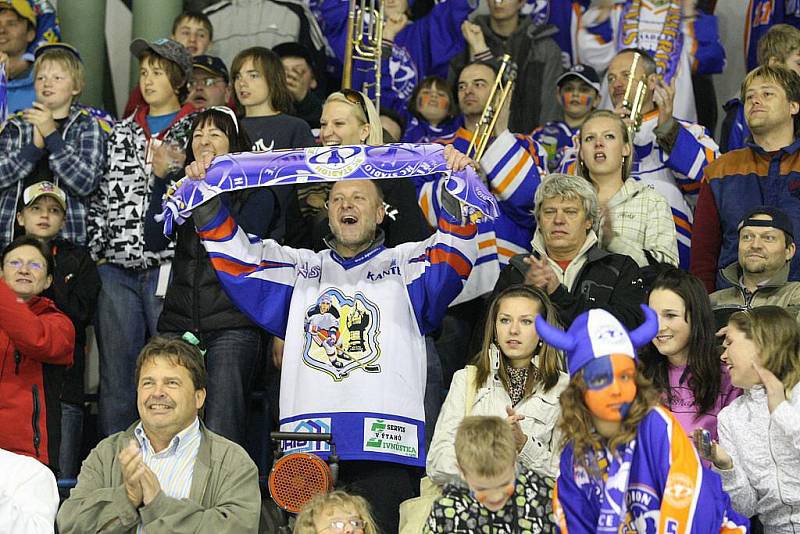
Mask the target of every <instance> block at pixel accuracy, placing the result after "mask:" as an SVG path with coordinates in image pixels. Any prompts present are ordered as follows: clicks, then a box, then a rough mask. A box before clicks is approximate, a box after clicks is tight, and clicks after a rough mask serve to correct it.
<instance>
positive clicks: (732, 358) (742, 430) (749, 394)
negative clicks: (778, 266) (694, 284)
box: [708, 306, 800, 533]
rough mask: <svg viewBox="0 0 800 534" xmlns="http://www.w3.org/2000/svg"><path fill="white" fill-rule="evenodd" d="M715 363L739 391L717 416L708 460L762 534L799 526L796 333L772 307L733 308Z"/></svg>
mask: <svg viewBox="0 0 800 534" xmlns="http://www.w3.org/2000/svg"><path fill="white" fill-rule="evenodd" d="M724 346H725V352H724V353H723V354H722V361H723V363H725V365H726V366H727V367H728V370H729V371H730V375H731V381H732V382H733V385H735V386H738V387H740V388H742V389H744V391H745V393H744V395H742V396H741V397H739V398H738V399H736V400H735V401H733V402H732V403H731V404H730V405H728V406H727V407H725V408H724V409H723V410H722V411H721V412H720V413H719V416H718V431H719V443H712V444H711V447H710V451H709V452H710V454H709V455H708V456H709V458H708V459H709V460H711V461H712V462H713V463H714V467H715V470H717V471H718V472H719V474H720V475H721V476H722V484H723V487H724V488H725V491H727V492H728V494H729V495H730V496H731V501H732V502H733V505H734V506H735V507H736V509H737V510H739V511H740V512H741V513H742V514H744V515H748V516H753V515H756V514H758V516H759V519H760V520H761V523H762V524H763V525H764V531H765V532H775V533H783V532H797V531H798V530H800V434H798V428H800V332H798V329H797V324H796V323H795V319H794V318H793V317H792V316H791V315H790V314H789V313H788V312H787V311H786V310H784V309H783V308H780V307H778V306H760V307H757V308H753V309H751V310H747V311H740V312H736V313H734V314H733V315H731V317H730V319H729V320H728V328H727V330H726V333H725V343H724Z"/></svg>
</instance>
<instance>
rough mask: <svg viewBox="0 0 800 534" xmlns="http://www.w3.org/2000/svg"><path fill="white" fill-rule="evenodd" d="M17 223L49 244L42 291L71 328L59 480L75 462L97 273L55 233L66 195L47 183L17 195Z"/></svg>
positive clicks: (71, 472) (73, 470)
mask: <svg viewBox="0 0 800 534" xmlns="http://www.w3.org/2000/svg"><path fill="white" fill-rule="evenodd" d="M22 204H23V206H22V208H21V209H20V210H19V212H17V224H19V226H21V227H22V228H23V229H24V230H25V234H26V235H30V236H33V237H35V238H37V239H39V240H40V241H42V242H43V243H47V244H48V245H49V246H50V250H51V251H52V253H53V259H54V261H55V266H54V269H53V283H52V284H51V285H50V288H48V289H47V290H45V292H44V293H42V295H43V296H46V297H48V298H49V299H51V300H53V302H55V303H56V306H58V308H59V309H60V310H61V311H63V312H64V313H65V314H66V315H67V316H68V317H69V318H70V320H71V321H72V324H73V325H74V326H75V353H74V359H73V364H72V367H70V368H68V369H67V370H66V372H65V374H64V382H63V385H62V389H61V447H60V454H59V462H58V465H59V467H60V468H61V478H75V477H76V476H77V475H78V469H79V467H80V464H81V459H82V458H83V456H82V455H81V442H82V437H83V432H82V429H83V401H84V384H83V373H84V368H85V348H86V327H88V326H89V323H90V322H91V320H92V317H93V316H94V311H95V308H96V307H97V295H98V293H100V276H99V275H98V274H97V266H96V265H95V263H94V261H93V260H92V258H91V256H89V252H88V251H87V250H86V248H85V247H81V246H78V245H76V244H74V243H73V242H71V241H69V240H67V239H63V238H61V237H57V236H58V233H59V232H60V231H61V229H62V228H63V227H64V215H65V210H66V206H67V195H66V193H64V191H63V190H62V189H61V188H59V187H58V186H57V185H55V184H53V183H51V182H44V181H43V182H37V183H35V184H33V185H30V186H28V187H27V188H26V189H25V191H24V192H23V194H22Z"/></svg>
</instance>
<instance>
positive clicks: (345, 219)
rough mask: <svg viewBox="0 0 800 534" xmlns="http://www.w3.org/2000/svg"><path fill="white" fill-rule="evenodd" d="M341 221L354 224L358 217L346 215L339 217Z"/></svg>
mask: <svg viewBox="0 0 800 534" xmlns="http://www.w3.org/2000/svg"><path fill="white" fill-rule="evenodd" d="M339 222H341V223H342V224H345V225H353V224H356V223H357V222H358V217H356V216H355V215H344V216H342V217H341V218H339Z"/></svg>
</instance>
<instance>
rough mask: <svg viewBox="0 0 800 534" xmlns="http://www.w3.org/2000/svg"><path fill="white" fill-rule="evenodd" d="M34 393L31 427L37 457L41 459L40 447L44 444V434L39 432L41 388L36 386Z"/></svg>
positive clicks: (33, 389)
mask: <svg viewBox="0 0 800 534" xmlns="http://www.w3.org/2000/svg"><path fill="white" fill-rule="evenodd" d="M31 391H32V392H33V415H32V416H31V425H33V448H34V449H35V450H36V457H37V458H38V457H39V445H40V444H41V443H42V432H41V431H40V430H39V386H38V385H37V384H34V385H33V387H32V388H31Z"/></svg>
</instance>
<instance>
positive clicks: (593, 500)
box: [553, 407, 750, 534]
mask: <svg viewBox="0 0 800 534" xmlns="http://www.w3.org/2000/svg"><path fill="white" fill-rule="evenodd" d="M633 447H634V449H633V454H632V459H631V461H630V463H629V464H628V465H625V466H623V467H620V469H621V470H624V469H628V470H629V474H628V479H627V483H626V484H625V486H624V487H620V488H616V487H615V488H614V489H606V488H605V486H606V483H607V482H608V480H607V478H606V477H607V473H608V472H609V468H608V464H609V463H610V462H613V461H619V460H614V458H619V456H618V455H615V456H614V457H612V458H609V456H610V455H609V454H608V451H602V452H598V454H597V458H596V460H595V462H596V465H597V468H598V470H599V471H600V475H601V476H600V477H598V476H597V475H596V474H594V473H591V472H590V471H589V470H587V469H586V468H584V467H583V466H581V465H578V463H577V462H576V459H575V457H574V450H573V447H572V444H571V443H568V444H567V445H566V446H565V447H564V451H563V452H562V454H561V474H560V476H559V477H558V481H557V483H556V491H555V495H554V498H553V509H554V511H555V514H556V519H557V520H558V522H559V526H560V527H561V533H562V534H575V533H578V534H583V533H586V534H588V533H598V532H612V531H610V530H608V528H604V526H605V525H607V524H609V523H610V522H609V521H608V517H605V516H604V515H603V514H601V508H602V505H603V500H604V494H605V492H618V491H622V492H624V494H625V496H624V504H625V510H624V511H623V512H622V514H621V516H622V517H621V519H622V521H620V527H619V529H618V530H617V529H614V530H613V532H615V533H616V532H625V533H628V532H638V533H639V534H656V533H668V532H675V533H677V532H681V533H694V534H701V533H702V534H709V533H712V532H713V533H717V532H719V533H725V534H733V533H739V534H743V533H745V532H747V531H748V528H749V525H750V524H749V521H748V520H747V519H745V518H743V517H741V516H740V515H739V514H738V513H736V512H735V511H734V510H733V508H732V507H731V504H730V498H729V497H728V495H727V494H726V493H725V492H724V491H723V490H722V483H721V481H720V478H719V475H717V474H716V473H714V472H713V471H711V470H709V469H707V468H705V467H703V465H702V463H701V462H700V458H699V457H698V456H697V452H696V451H695V450H694V447H693V446H692V443H691V441H689V438H688V437H687V436H686V434H685V433H684V431H683V429H682V428H681V425H680V422H679V421H678V420H677V419H675V416H673V415H672V414H671V413H669V411H667V410H666V409H664V408H661V407H655V408H652V409H651V410H650V412H649V413H648V414H647V415H646V416H645V417H644V419H642V421H641V422H640V423H639V428H638V430H637V433H636V438H635V439H634V444H633Z"/></svg>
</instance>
